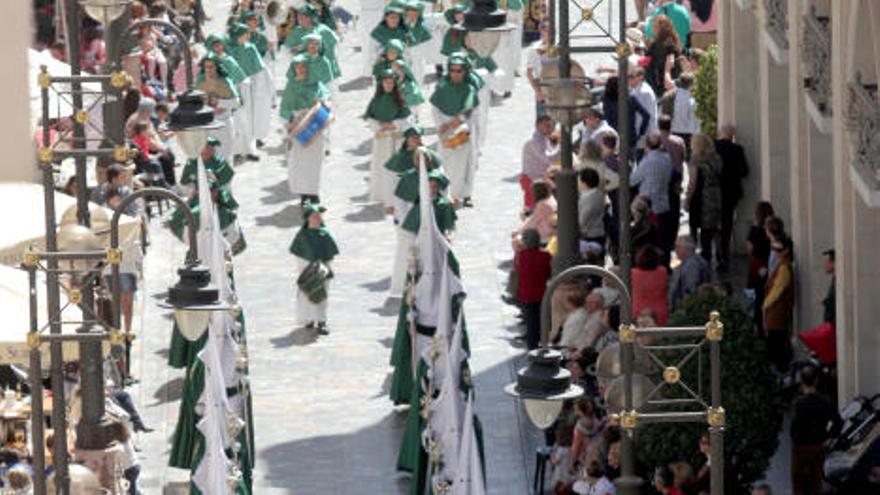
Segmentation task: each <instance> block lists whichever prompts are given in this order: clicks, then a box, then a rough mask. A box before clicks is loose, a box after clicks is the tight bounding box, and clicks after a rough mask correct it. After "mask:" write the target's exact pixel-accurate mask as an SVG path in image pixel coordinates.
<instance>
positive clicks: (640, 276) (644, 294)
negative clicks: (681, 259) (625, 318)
mask: <svg viewBox="0 0 880 495" xmlns="http://www.w3.org/2000/svg"><path fill="white" fill-rule="evenodd" d="M661 262H662V253H661V252H660V249H659V248H657V247H656V246H652V245H647V246H644V247H642V248H641V249H639V250H638V252H636V259H635V267H634V268H633V269H632V277H631V280H632V316H633V318H638V317H639V316H640V315H641V314H642V313H643V312H644V311H645V310H650V311H651V314H652V315H653V317H654V319H655V320H656V322H657V323H658V324H659V325H660V326H663V325H666V321H667V320H668V319H669V308H668V306H667V300H666V296H667V294H668V292H669V272H667V271H666V267H665V266H663V265H662V263H661Z"/></svg>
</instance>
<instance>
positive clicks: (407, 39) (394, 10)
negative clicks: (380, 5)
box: [370, 4, 412, 53]
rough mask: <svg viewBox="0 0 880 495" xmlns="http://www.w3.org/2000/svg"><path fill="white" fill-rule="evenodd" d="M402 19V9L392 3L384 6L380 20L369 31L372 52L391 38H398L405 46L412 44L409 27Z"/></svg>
mask: <svg viewBox="0 0 880 495" xmlns="http://www.w3.org/2000/svg"><path fill="white" fill-rule="evenodd" d="M402 19H403V9H401V8H400V7H398V6H397V5H394V4H389V5H388V6H386V7H385V10H384V17H383V18H382V22H380V23H379V24H378V25H377V26H376V27H375V28H373V30H372V31H371V32H370V37H371V38H372V39H373V48H374V49H373V51H372V53H379V52H380V50H381V49H382V47H384V46H385V45H387V44H388V42H389V41H391V40H400V41H401V42H402V43H403V46H405V47H407V46H410V45H411V44H412V36H411V35H410V32H409V28H407V27H406V24H404V23H403V20H402Z"/></svg>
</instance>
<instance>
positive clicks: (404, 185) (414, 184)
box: [394, 155, 449, 203]
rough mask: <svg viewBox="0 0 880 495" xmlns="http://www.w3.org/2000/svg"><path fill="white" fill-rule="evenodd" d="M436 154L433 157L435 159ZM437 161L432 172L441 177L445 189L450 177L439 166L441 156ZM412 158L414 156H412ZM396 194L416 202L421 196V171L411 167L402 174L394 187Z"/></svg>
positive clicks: (403, 198)
mask: <svg viewBox="0 0 880 495" xmlns="http://www.w3.org/2000/svg"><path fill="white" fill-rule="evenodd" d="M435 157H436V155H434V156H432V157H431V160H432V161H433V160H434V158H435ZM436 159H437V162H436V163H435V164H433V165H432V167H433V169H432V170H431V172H432V173H433V174H434V175H435V176H436V177H438V178H439V180H440V181H441V186H442V187H443V189H445V188H446V187H447V186H448V185H449V178H447V177H446V174H445V173H444V172H443V171H442V170H441V169H440V168H439V166H440V158H439V157H436ZM410 160H412V157H410ZM394 195H395V196H397V197H398V198H400V199H402V200H403V201H407V202H410V203H414V202H415V201H416V200H417V199H418V197H419V173H418V171H417V170H416V169H415V168H410V169H409V170H407V171H405V172H403V173H401V174H400V180H399V181H398V182H397V188H395V189H394Z"/></svg>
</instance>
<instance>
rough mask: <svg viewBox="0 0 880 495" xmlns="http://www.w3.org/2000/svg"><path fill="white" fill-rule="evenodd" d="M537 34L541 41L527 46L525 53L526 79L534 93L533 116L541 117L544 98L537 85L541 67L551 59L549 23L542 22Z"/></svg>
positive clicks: (552, 47)
mask: <svg viewBox="0 0 880 495" xmlns="http://www.w3.org/2000/svg"><path fill="white" fill-rule="evenodd" d="M538 32H540V33H541V40H540V41H537V42H536V43H534V44H532V45H531V46H529V48H528V51H527V52H526V78H527V79H528V80H529V84H531V86H532V91H534V93H535V114H536V115H537V116H541V115H543V114H544V113H545V112H544V99H545V96H544V92H543V91H542V90H541V86H540V84H538V82H539V79H541V65H543V64H544V62H545V61H547V60H548V59H549V58H550V57H551V55H552V53H553V51H554V46H553V41H552V40H551V39H550V23H548V22H547V21H542V22H541V24H539V25H538Z"/></svg>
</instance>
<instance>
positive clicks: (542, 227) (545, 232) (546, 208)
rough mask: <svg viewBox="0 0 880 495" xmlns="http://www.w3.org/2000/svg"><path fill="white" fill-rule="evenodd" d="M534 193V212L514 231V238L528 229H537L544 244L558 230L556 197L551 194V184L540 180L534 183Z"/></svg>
mask: <svg viewBox="0 0 880 495" xmlns="http://www.w3.org/2000/svg"><path fill="white" fill-rule="evenodd" d="M532 195H533V197H534V198H535V208H534V210H532V214H531V215H529V216H528V217H527V218H526V219H525V221H524V222H523V223H522V224H521V225H520V226H519V228H517V229H516V230H514V231H513V237H514V239H515V238H516V237H517V236H519V235H521V234H522V233H523V232H525V231H526V230H527V229H535V230H537V231H538V234H539V235H540V242H541V243H542V244H544V245H546V244H547V241H549V240H550V237H551V236H553V234H554V233H555V232H556V198H554V197H553V195H552V194H550V184H549V183H548V182H546V181H543V180H539V181H537V182H534V183H533V184H532Z"/></svg>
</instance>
